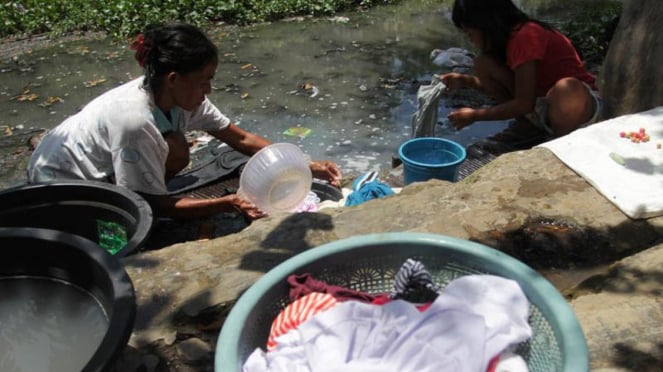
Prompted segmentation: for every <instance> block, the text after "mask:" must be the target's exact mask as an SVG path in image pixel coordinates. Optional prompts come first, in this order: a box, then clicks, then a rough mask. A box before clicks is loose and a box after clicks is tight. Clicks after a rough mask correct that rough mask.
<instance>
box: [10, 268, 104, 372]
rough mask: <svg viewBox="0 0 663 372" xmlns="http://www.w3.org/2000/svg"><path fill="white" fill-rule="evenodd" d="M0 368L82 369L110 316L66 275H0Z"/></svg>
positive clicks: (13, 370) (19, 371)
mask: <svg viewBox="0 0 663 372" xmlns="http://www.w3.org/2000/svg"><path fill="white" fill-rule="evenodd" d="M0 293H1V294H2V301H1V302H0V350H1V351H2V352H0V371H3V372H24V371H80V370H82V368H83V367H84V366H85V365H86V363H87V362H88V361H89V360H90V359H91V357H92V356H93V355H94V353H95V352H96V349H97V348H98V346H99V345H100V344H101V340H102V339H103V337H104V335H105V333H106V330H107V328H108V318H107V315H106V313H105V312H104V310H103V308H102V306H101V304H100V303H99V302H98V301H97V299H96V298H95V297H94V296H93V295H92V294H90V293H89V292H87V291H84V290H83V289H81V288H79V287H77V286H75V285H72V284H71V283H67V282H64V281H60V280H56V279H52V278H42V277H31V276H15V277H8V278H0Z"/></svg>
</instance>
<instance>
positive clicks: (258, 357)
mask: <svg viewBox="0 0 663 372" xmlns="http://www.w3.org/2000/svg"><path fill="white" fill-rule="evenodd" d="M287 280H288V285H289V287H290V292H289V298H290V300H291V302H290V304H289V305H288V306H287V307H285V308H284V309H283V310H282V311H281V312H280V313H279V314H278V315H277V316H276V318H275V319H274V320H273V322H272V326H271V330H270V334H269V339H268V341H267V344H266V345H265V350H263V349H262V348H257V349H256V350H255V351H254V352H253V353H252V354H251V355H250V356H249V358H248V359H247V360H246V362H245V363H244V365H243V371H245V372H255V371H284V372H285V371H288V372H291V371H362V372H366V371H381V372H384V371H394V372H395V371H399V372H402V371H417V372H421V371H431V372H433V371H435V372H439V371H478V372H479V371H480V372H484V371H492V372H497V371H512V372H517V371H527V370H528V368H527V365H526V363H525V361H524V360H523V358H522V357H520V356H519V355H517V354H516V353H515V352H514V349H515V347H516V346H517V345H518V344H520V343H522V342H525V341H527V340H528V339H529V338H530V337H531V336H532V330H531V328H530V326H529V324H528V317H529V308H530V304H529V302H528V300H527V298H526V296H525V294H524V293H523V292H522V290H521V288H520V286H519V285H518V283H517V282H516V281H513V280H511V279H506V278H503V277H498V276H493V275H467V276H462V277H460V278H458V279H455V280H453V281H451V282H450V283H449V284H448V285H447V286H446V287H445V288H443V289H440V288H438V287H437V286H436V285H435V284H434V282H433V280H432V278H431V276H430V274H429V273H428V272H427V271H426V269H425V267H424V266H423V264H422V263H421V262H419V261H416V260H413V259H408V260H407V261H406V262H405V263H403V265H402V266H401V268H400V269H399V271H398V272H397V274H396V275H395V277H394V280H393V286H392V290H391V291H390V292H388V293H383V294H368V293H364V292H360V291H355V290H352V289H349V288H344V287H339V286H335V285H330V284H328V283H325V282H323V281H320V280H317V279H316V278H314V277H313V276H312V275H310V274H306V273H305V274H300V275H290V276H289V277H288V279H287ZM414 301H416V302H414Z"/></svg>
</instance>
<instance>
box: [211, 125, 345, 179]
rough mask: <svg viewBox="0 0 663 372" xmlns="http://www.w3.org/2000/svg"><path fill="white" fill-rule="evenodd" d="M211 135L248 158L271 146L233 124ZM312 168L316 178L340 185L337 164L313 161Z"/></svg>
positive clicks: (262, 139)
mask: <svg viewBox="0 0 663 372" xmlns="http://www.w3.org/2000/svg"><path fill="white" fill-rule="evenodd" d="M209 134H211V135H212V136H214V137H216V138H217V139H219V140H220V141H223V142H225V143H226V144H228V145H229V146H230V147H232V148H234V149H235V150H237V151H239V152H241V153H243V154H245V155H248V156H251V155H253V154H255V153H256V152H258V151H259V150H260V149H262V148H263V147H265V146H268V145H270V144H271V142H270V141H268V140H267V139H265V138H263V137H260V136H258V135H256V134H253V133H251V132H247V131H245V130H244V129H241V128H240V127H238V126H237V125H235V124H232V123H230V125H228V127H227V128H226V129H222V130H217V131H210V132H209ZM310 167H311V172H312V173H313V176H314V177H316V178H320V179H324V180H327V181H329V182H330V183H331V184H333V185H335V186H338V185H339V184H340V182H341V176H342V175H341V170H340V169H339V168H338V166H337V165H336V164H335V163H333V162H331V161H317V160H314V161H311V164H310Z"/></svg>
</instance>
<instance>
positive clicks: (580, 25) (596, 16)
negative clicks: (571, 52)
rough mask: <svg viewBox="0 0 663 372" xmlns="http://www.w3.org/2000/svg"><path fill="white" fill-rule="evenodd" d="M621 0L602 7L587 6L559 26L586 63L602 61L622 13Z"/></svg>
mask: <svg viewBox="0 0 663 372" xmlns="http://www.w3.org/2000/svg"><path fill="white" fill-rule="evenodd" d="M622 8H623V4H622V2H621V1H615V2H609V3H607V4H605V5H603V6H600V7H593V8H589V7H585V9H584V10H583V11H581V12H580V13H578V14H577V15H576V16H575V17H573V18H571V19H569V20H567V21H566V22H563V23H562V24H561V25H560V26H559V28H560V30H561V31H562V32H563V33H564V34H565V35H566V36H568V37H569V39H571V41H572V42H573V45H575V47H576V48H577V49H578V51H579V53H580V54H581V56H582V58H583V59H584V60H585V62H586V63H601V61H603V59H604V58H605V55H606V53H607V51H608V46H609V45H610V40H612V36H613V34H614V32H615V28H616V27H617V23H618V22H619V17H620V15H621V13H622Z"/></svg>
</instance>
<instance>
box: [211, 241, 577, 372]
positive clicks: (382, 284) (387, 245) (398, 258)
mask: <svg viewBox="0 0 663 372" xmlns="http://www.w3.org/2000/svg"><path fill="white" fill-rule="evenodd" d="M408 258H412V259H415V260H418V261H421V262H422V263H423V264H424V265H425V267H426V269H427V270H428V271H429V273H430V274H431V276H432V277H433V280H434V281H435V283H436V284H437V285H439V286H445V285H446V284H448V283H449V282H450V281H452V280H454V279H456V278H458V277H460V276H463V275H469V274H493V275H498V276H502V277H505V278H510V279H513V280H515V281H517V282H518V283H519V284H520V286H521V288H522V290H523V292H524V293H525V295H526V296H527V298H528V299H529V301H530V304H531V306H530V319H529V324H530V326H531V327H532V331H533V336H532V338H531V339H530V340H528V341H527V342H524V343H521V344H520V345H519V346H518V348H517V350H516V352H517V353H518V354H519V355H521V356H522V357H523V358H524V359H525V361H526V362H527V366H528V368H529V370H530V371H531V372H539V371H555V372H562V371H564V372H582V371H587V370H588V369H589V356H588V351H587V343H586V341H585V338H584V335H583V332H582V329H581V328H580V325H579V324H578V321H577V319H576V317H575V314H574V313H573V310H572V309H571V307H570V306H569V305H568V303H567V302H566V300H565V299H564V297H562V296H561V295H560V293H559V292H558V291H557V290H556V289H555V287H553V286H552V284H550V282H548V281H547V280H546V279H545V278H543V277H542V276H541V275H539V274H538V273H537V272H535V271H534V270H532V269H531V268H530V267H529V266H527V265H525V264H524V263H522V262H520V261H518V260H516V259H514V258H512V257H510V256H508V255H506V254H504V253H502V252H500V251H498V250H495V249H492V248H490V247H487V246H484V245H481V244H478V243H474V242H470V241H467V240H462V239H457V238H452V237H448V236H443V235H434V234H424V233H385V234H372V235H363V236H356V237H352V238H347V239H343V240H338V241H335V242H332V243H328V244H324V245H321V246H319V247H317V248H313V249H310V250H308V251H306V252H303V253H300V254H298V255H296V256H294V257H292V258H290V259H288V260H287V261H285V262H283V263H281V264H280V265H278V266H276V267H275V268H274V269H272V270H270V271H269V272H268V273H267V274H265V275H264V276H263V277H262V278H260V279H259V280H258V281H257V282H256V283H255V284H254V285H253V286H251V287H250V288H249V289H248V290H247V291H246V292H245V293H244V294H243V295H242V296H241V297H240V299H239V300H238V301H237V303H236V304H235V306H234V307H233V308H232V310H231V312H230V314H229V315H228V318H227V319H226V321H225V324H224V325H223V328H222V329H221V332H220V334H219V338H218V341H217V345H216V354H215V362H214V368H215V371H217V372H231V371H240V370H241V366H242V364H243V363H244V362H245V361H246V359H247V358H248V356H249V355H250V354H251V353H252V352H253V351H254V350H255V349H256V348H257V347H261V348H263V349H264V348H265V345H266V342H267V337H268V335H269V330H270V327H271V322H272V320H273V319H274V318H275V317H276V316H277V315H278V313H279V312H280V311H281V310H282V309H283V308H285V307H286V306H287V305H288V304H289V303H290V300H289V297H288V290H289V287H288V285H287V282H286V278H287V277H288V276H289V275H291V274H301V273H311V274H312V275H313V276H314V277H315V278H316V279H319V280H322V281H325V282H327V283H329V284H333V285H338V286H342V287H346V288H351V289H355V290H359V291H363V292H368V293H384V292H388V291H389V290H390V289H391V286H392V284H393V278H394V276H395V275H396V273H397V272H398V270H399V268H400V267H401V265H402V264H403V262H405V260H407V259H408Z"/></svg>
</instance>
